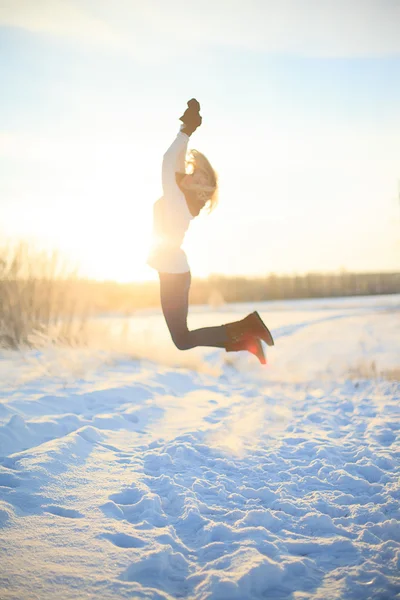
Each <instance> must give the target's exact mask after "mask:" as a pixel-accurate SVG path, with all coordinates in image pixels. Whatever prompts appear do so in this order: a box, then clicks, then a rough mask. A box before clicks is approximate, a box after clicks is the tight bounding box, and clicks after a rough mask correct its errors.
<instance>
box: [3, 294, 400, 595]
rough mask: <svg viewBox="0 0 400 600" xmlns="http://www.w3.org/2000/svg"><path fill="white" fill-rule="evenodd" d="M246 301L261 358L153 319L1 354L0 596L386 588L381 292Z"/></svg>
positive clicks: (236, 311)
mask: <svg viewBox="0 0 400 600" xmlns="http://www.w3.org/2000/svg"><path fill="white" fill-rule="evenodd" d="M254 308H258V310H259V311H260V313H261V314H262V316H263V318H264V319H265V321H266V322H267V323H268V325H269V326H270V328H271V330H272V332H273V335H274V337H275V341H276V346H275V347H274V348H272V349H268V365H267V367H262V366H261V365H260V364H259V363H258V362H257V359H256V358H255V357H253V356H250V355H249V356H247V355H246V354H244V353H240V354H236V355H233V354H226V353H224V352H223V351H220V350H213V349H195V350H192V351H190V352H179V351H177V350H176V349H175V348H174V347H173V346H172V343H171V342H170V340H169V338H168V335H167V332H166V327H165V325H164V323H163V321H162V318H161V316H160V314H159V313H158V312H157V311H153V312H152V311H144V312H143V313H141V314H138V315H136V316H135V317H134V318H132V319H121V318H117V317H115V318H113V319H110V318H103V319H98V320H97V321H96V322H94V323H93V324H92V327H91V330H90V336H89V339H88V346H87V347H86V348H84V349H82V348H73V349H71V348H60V347H59V348H56V347H53V348H49V347H47V346H46V345H45V343H43V345H42V347H41V348H40V349H36V350H29V351H25V352H20V353H18V354H16V353H13V352H6V351H2V353H1V355H0V378H1V382H2V386H1V394H2V397H1V403H0V598H1V599H2V600H6V599H9V598H13V599H18V600H34V599H40V600H48V599H50V598H57V599H58V598H60V599H63V600H69V599H77V600H78V599H79V600H81V599H83V598H96V599H99V598H100V599H102V600H103V599H107V600H108V599H111V598H112V599H115V598H151V599H172V598H190V599H196V600H205V599H211V598H212V599H214V600H223V599H224V600H247V599H249V600H250V599H253V598H254V599H258V598H263V599H274V600H275V599H276V600H280V599H286V598H290V599H293V600H305V599H309V598H312V599H315V600H316V599H324V600H334V599H345V600H351V599H379V600H387V599H391V598H396V597H399V594H400V578H399V574H400V522H399V517H400V503H399V500H400V485H399V472H400V470H399V463H400V453H399V445H398V429H399V423H400V419H399V414H400V409H399V399H400V383H399V381H400V318H399V317H400V296H387V297H370V298H350V299H349V298H346V299H335V300H333V299H327V300H307V301H290V302H289V301H288V302H275V303H272V302H271V303H263V304H260V305H258V306H254V305H233V306H225V307H222V308H221V309H219V310H213V311H211V310H210V309H208V308H206V307H194V308H193V310H192V312H191V317H190V326H192V327H195V326H198V325H205V324H214V323H215V324H217V323H223V322H227V321H230V320H233V319H235V318H238V317H242V316H245V314H246V313H247V312H249V311H250V310H254Z"/></svg>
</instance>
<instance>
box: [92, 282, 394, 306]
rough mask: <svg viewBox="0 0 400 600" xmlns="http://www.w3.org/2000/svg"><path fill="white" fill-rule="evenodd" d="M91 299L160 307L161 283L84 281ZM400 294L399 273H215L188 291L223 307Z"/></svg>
mask: <svg viewBox="0 0 400 600" xmlns="http://www.w3.org/2000/svg"><path fill="white" fill-rule="evenodd" d="M81 286H82V290H81V291H82V294H83V293H84V289H83V288H86V292H89V294H88V295H89V296H90V297H91V298H92V299H93V301H92V305H94V308H95V309H96V311H102V310H104V311H108V310H116V311H118V310H122V311H125V312H130V311H134V310H138V309H142V308H150V307H155V306H159V304H160V301H159V285H158V281H148V282H140V283H139V282H135V283H125V284H122V283H115V282H97V281H88V282H82V283H81ZM397 293H400V273H347V272H342V273H308V274H306V275H275V274H270V275H267V276H265V277H258V278H255V277H226V276H222V275H211V276H210V277H208V278H207V279H197V278H194V279H193V282H192V287H191V290H190V302H191V303H192V304H210V305H211V306H215V307H218V306H221V305H222V304H224V303H230V302H263V301H265V300H288V299H296V298H324V297H335V296H369V295H377V294H397Z"/></svg>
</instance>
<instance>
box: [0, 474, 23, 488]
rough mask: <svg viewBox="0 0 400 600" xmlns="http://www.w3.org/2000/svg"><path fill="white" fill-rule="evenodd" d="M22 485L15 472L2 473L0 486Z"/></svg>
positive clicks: (12, 486) (13, 486)
mask: <svg viewBox="0 0 400 600" xmlns="http://www.w3.org/2000/svg"><path fill="white" fill-rule="evenodd" d="M19 485H20V482H19V479H18V477H16V476H15V475H14V473H0V487H9V488H16V487H18V486H19Z"/></svg>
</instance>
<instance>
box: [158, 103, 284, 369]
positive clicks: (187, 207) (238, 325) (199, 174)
mask: <svg viewBox="0 0 400 600" xmlns="http://www.w3.org/2000/svg"><path fill="white" fill-rule="evenodd" d="M180 120H181V121H182V125H181V127H180V131H179V133H178V135H177V136H176V138H175V140H174V141H173V142H172V144H171V146H170V147H169V148H168V150H167V151H166V153H165V154H164V158H163V163H162V187H163V196H162V197H161V198H160V199H159V200H158V201H157V202H156V203H155V204H154V212H153V219H154V222H153V235H154V243H153V246H152V249H151V251H150V256H149V258H148V261H147V262H148V264H149V265H150V266H151V267H153V268H154V269H156V270H157V271H158V274H159V278H160V296H161V306H162V311H163V314H164V317H165V321H166V323H167V326H168V329H169V332H170V334H171V337H172V340H173V342H174V344H175V346H176V347H177V348H179V350H188V349H189V348H195V347H196V346H211V347H215V348H225V350H226V351H227V352H238V351H240V350H247V351H248V352H251V353H252V354H255V355H256V356H257V358H258V359H259V361H260V362H261V364H266V360H265V355H264V351H263V348H262V344H261V341H260V340H263V341H264V342H266V343H267V344H268V345H269V346H273V344H274V341H273V339H272V335H271V333H270V332H269V330H268V328H267V327H266V325H265V324H264V323H263V321H262V320H261V317H260V315H259V314H258V312H253V313H251V314H250V315H248V316H247V317H245V318H244V319H242V320H241V321H235V322H234V323H227V324H225V325H220V326H218V327H204V328H202V329H195V330H192V331H189V329H188V326H187V316H188V308H189V289H190V283H191V274H190V269H189V264H188V261H187V258H186V254H185V252H184V251H183V250H182V248H181V244H182V242H183V238H184V236H185V233H186V231H187V229H188V227H189V224H190V221H191V220H192V219H194V218H195V217H197V215H198V214H199V213H200V211H201V210H202V209H203V208H206V209H208V210H209V212H211V210H213V209H214V208H215V206H216V203H217V191H218V181H217V175H216V173H215V171H214V169H213V168H212V166H211V165H210V163H209V161H208V160H207V158H206V157H205V156H204V154H201V152H198V151H197V150H191V152H190V153H189V154H188V156H186V153H187V145H188V141H189V138H190V136H191V135H192V133H193V132H194V131H196V129H197V128H198V127H199V126H200V125H201V123H202V117H201V115H200V104H199V103H198V102H197V100H195V99H194V98H192V100H189V102H188V108H187V109H186V111H185V113H184V114H183V115H182V116H181V117H180Z"/></svg>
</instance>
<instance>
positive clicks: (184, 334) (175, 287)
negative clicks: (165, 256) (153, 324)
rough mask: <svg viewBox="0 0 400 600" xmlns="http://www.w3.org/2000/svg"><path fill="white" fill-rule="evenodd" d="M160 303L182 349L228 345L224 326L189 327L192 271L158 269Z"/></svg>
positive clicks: (171, 330) (173, 336)
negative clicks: (190, 329) (162, 271)
mask: <svg viewBox="0 0 400 600" xmlns="http://www.w3.org/2000/svg"><path fill="white" fill-rule="evenodd" d="M159 276H160V297H161V306H162V311H163V313H164V317H165V320H166V322H167V326H168V329H169V332H170V334H171V337H172V341H173V342H174V344H175V346H176V347H177V348H179V350H189V348H195V347H196V346H213V347H214V348H225V345H226V342H227V335H226V331H225V327H224V326H223V325H220V326H218V327H203V328H202V329H194V330H193V331H189V329H188V326H187V316H188V309H189V289H190V283H191V275H190V271H188V272H187V273H159Z"/></svg>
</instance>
